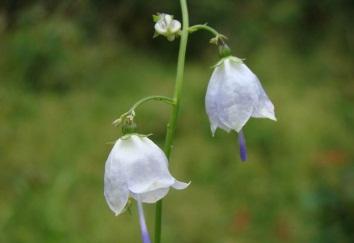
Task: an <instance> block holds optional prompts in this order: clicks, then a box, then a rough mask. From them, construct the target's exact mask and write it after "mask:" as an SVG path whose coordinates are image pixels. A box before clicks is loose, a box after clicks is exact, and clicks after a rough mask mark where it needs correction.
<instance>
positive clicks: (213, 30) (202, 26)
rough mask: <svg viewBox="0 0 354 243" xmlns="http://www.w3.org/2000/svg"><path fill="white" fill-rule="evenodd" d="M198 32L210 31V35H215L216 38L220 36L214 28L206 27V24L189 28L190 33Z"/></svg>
mask: <svg viewBox="0 0 354 243" xmlns="http://www.w3.org/2000/svg"><path fill="white" fill-rule="evenodd" d="M197 30H206V31H209V32H210V33H212V34H213V35H215V36H219V35H220V33H219V32H217V31H216V30H215V29H214V28H212V27H210V26H208V25H206V24H196V25H193V26H191V27H189V31H190V32H194V31H197Z"/></svg>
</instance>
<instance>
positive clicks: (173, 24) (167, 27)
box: [154, 13, 181, 41]
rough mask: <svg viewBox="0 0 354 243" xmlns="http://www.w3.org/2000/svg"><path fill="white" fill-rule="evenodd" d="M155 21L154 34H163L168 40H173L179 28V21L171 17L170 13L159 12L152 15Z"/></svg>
mask: <svg viewBox="0 0 354 243" xmlns="http://www.w3.org/2000/svg"><path fill="white" fill-rule="evenodd" d="M154 18H155V20H156V23H155V26H154V27H155V31H156V33H155V35H163V36H165V37H166V38H167V39H168V40H169V41H173V40H174V39H175V38H176V35H178V32H179V31H180V30H181V23H180V22H179V21H178V20H175V19H173V16H172V15H170V14H164V13H160V14H158V15H157V16H154Z"/></svg>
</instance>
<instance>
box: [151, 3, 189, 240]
mask: <svg viewBox="0 0 354 243" xmlns="http://www.w3.org/2000/svg"><path fill="white" fill-rule="evenodd" d="M180 5H181V10H182V34H181V40H180V45H179V52H178V61H177V74H176V82H175V89H174V95H173V100H174V102H175V105H174V106H173V108H172V111H171V115H170V120H169V122H168V124H167V134H166V141H165V146H164V151H165V154H166V156H167V158H168V159H169V158H170V155H171V151H172V146H173V140H174V137H175V132H176V126H177V118H178V113H179V107H180V100H181V93H182V86H183V76H184V65H185V59H186V49H187V42H188V33H189V30H188V29H189V16H188V8H187V0H180ZM161 222H162V200H160V201H158V202H157V204H156V211H155V240H154V242H155V243H160V242H161Z"/></svg>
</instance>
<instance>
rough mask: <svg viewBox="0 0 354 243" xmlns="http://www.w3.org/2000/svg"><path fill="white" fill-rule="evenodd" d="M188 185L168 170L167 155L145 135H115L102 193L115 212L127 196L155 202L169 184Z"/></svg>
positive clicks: (176, 187) (172, 185)
mask: <svg viewBox="0 0 354 243" xmlns="http://www.w3.org/2000/svg"><path fill="white" fill-rule="evenodd" d="M188 185H189V184H187V183H184V182H180V181H177V180H176V179H175V178H174V177H173V176H172V175H171V174H170V172H169V170H168V160H167V157H166V155H165V154H164V152H163V151H162V150H161V149H160V148H159V147H158V146H157V145H156V144H154V143H153V142H152V141H151V140H150V139H149V138H148V137H146V136H140V135H137V134H129V135H126V136H124V137H123V138H120V139H118V141H117V142H116V143H115V145H114V147H113V149H112V151H111V153H110V154H109V156H108V159H107V161H106V166H105V175H104V195H105V198H106V201H107V203H108V205H109V207H110V208H111V210H112V211H113V212H114V213H115V214H116V215H118V214H120V213H121V212H122V211H123V209H124V208H125V206H126V204H127V202H128V198H129V197H132V198H134V199H135V200H137V201H138V203H139V202H140V203H141V202H142V203H155V202H157V201H158V200H160V199H161V198H163V197H164V196H166V194H167V193H168V191H169V189H170V187H173V188H175V189H179V190H180V189H185V188H186V187H187V186H188Z"/></svg>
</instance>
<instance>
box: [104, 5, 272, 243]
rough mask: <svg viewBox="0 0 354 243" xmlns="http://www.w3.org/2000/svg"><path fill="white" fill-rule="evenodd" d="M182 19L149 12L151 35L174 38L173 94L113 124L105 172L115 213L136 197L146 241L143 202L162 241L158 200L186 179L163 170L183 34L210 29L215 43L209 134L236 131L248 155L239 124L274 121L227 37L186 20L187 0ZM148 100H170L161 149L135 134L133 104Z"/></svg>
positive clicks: (156, 237) (176, 112)
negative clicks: (150, 206) (151, 209)
mask: <svg viewBox="0 0 354 243" xmlns="http://www.w3.org/2000/svg"><path fill="white" fill-rule="evenodd" d="M180 6H181V10H182V23H181V22H180V21H179V20H177V19H175V18H174V16H173V15H170V14H166V13H158V14H156V15H153V21H154V29H155V33H154V37H158V36H161V37H164V38H166V39H167V40H168V41H174V40H177V39H179V42H180V46H179V52H178V60H177V74H176V81H175V89H174V92H173V96H172V97H166V96H159V95H153V96H147V97H145V98H142V99H141V100H139V101H137V102H136V103H135V104H134V105H133V106H132V107H131V108H130V109H129V110H128V111H127V112H126V113H124V114H122V115H121V116H120V117H119V118H118V119H116V120H115V121H114V122H113V124H114V125H115V126H121V127H122V133H123V136H122V137H121V138H119V139H118V140H117V141H116V142H115V144H114V146H113V148H112V151H111V152H110V154H109V156H108V158H107V161H106V165H105V173H104V195H105V198H106V201H107V204H108V206H109V208H110V209H111V210H112V211H113V212H114V214H115V215H119V214H120V213H122V212H124V211H125V209H126V207H127V205H128V204H129V202H130V200H131V199H133V200H135V201H136V202H137V209H138V215H139V223H140V229H141V236H142V237H141V238H142V242H143V243H150V242H151V238H150V234H149V231H148V227H147V225H146V222H145V217H144V210H143V203H156V211H155V231H154V233H155V234H154V242H155V243H160V242H161V226H162V221H161V220H162V199H163V198H164V197H165V196H166V195H167V194H168V191H169V189H170V188H174V189H177V190H182V189H185V188H187V187H188V186H189V183H185V182H181V181H178V180H176V179H175V178H174V177H173V176H172V175H171V173H170V171H169V169H168V164H169V158H170V155H171V152H172V147H173V146H172V145H173V141H174V137H175V131H176V125H177V118H178V115H179V108H180V101H181V94H182V92H181V91H182V85H183V75H184V66H185V56H186V48H187V42H188V35H189V34H191V33H195V32H197V31H199V30H204V31H208V32H210V33H211V34H212V38H211V39H210V43H211V44H213V45H215V46H216V47H217V48H218V52H219V56H220V60H219V62H217V64H216V65H215V66H214V70H213V72H212V75H211V78H210V81H209V84H208V88H207V91H206V95H205V109H206V113H207V115H208V117H209V121H210V128H211V133H212V135H213V136H214V134H215V132H216V130H217V128H221V129H222V130H225V131H226V132H230V131H232V130H234V131H236V132H237V133H238V140H239V146H240V157H241V160H242V161H246V159H247V150H246V141H245V136H244V133H243V131H242V128H243V127H244V126H245V125H246V123H247V121H248V120H249V119H250V118H251V117H254V118H269V119H271V120H274V121H275V120H276V118H275V114H274V106H273V103H272V102H271V101H270V99H269V97H268V95H267V94H266V92H265V91H264V89H263V87H262V85H261V82H260V81H259V79H258V78H257V76H256V75H255V74H254V73H253V72H252V71H251V70H250V69H249V68H248V67H247V66H246V64H245V63H244V62H243V60H242V59H240V58H237V57H235V56H232V54H231V49H230V48H229V47H228V45H227V44H226V41H227V38H226V36H224V35H222V34H220V33H219V32H218V31H216V30H215V29H214V28H212V27H210V26H208V25H206V24H197V25H193V26H190V25H189V16H188V9H187V0H180ZM148 101H160V102H164V103H166V104H168V105H171V115H170V119H169V122H168V125H167V131H166V140H165V146H164V150H161V149H160V148H159V147H158V146H157V145H156V144H155V143H154V142H153V141H152V140H151V139H150V138H149V135H143V134H139V133H137V126H136V124H135V121H134V118H135V115H136V109H137V108H138V107H140V106H141V105H143V104H144V103H146V102H148Z"/></svg>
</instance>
